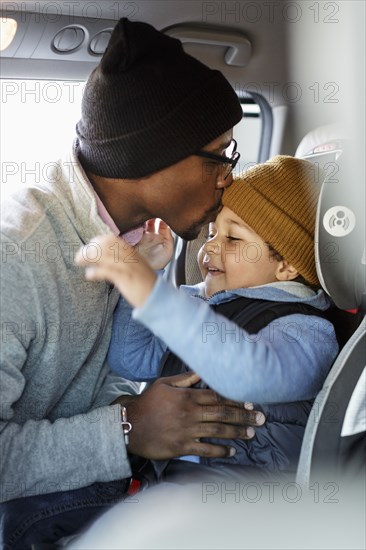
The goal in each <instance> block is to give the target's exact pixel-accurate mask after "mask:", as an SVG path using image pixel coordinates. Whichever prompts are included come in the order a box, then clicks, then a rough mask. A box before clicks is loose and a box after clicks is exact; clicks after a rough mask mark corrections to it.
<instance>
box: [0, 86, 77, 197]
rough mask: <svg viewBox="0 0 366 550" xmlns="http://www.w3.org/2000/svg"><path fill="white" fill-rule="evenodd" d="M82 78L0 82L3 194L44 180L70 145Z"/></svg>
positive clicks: (73, 133)
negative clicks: (26, 184)
mask: <svg viewBox="0 0 366 550" xmlns="http://www.w3.org/2000/svg"><path fill="white" fill-rule="evenodd" d="M83 88H84V82H70V81H69V82H66V81H65V82H63V81H47V80H2V81H1V104H0V109H1V176H2V178H1V181H2V184H1V192H2V195H4V193H7V192H10V191H13V190H14V189H15V188H18V187H21V186H22V185H24V184H25V182H26V181H27V182H32V183H33V182H34V183H39V182H40V181H42V179H43V180H44V179H45V178H46V179H47V177H49V176H48V174H49V171H50V170H51V167H52V166H53V165H54V163H55V161H56V160H57V159H58V158H59V157H60V156H62V154H63V153H64V152H65V150H66V151H67V150H68V149H69V148H70V145H71V143H72V140H73V138H74V137H75V124H76V122H77V121H78V120H79V118H80V103H81V98H82V92H83Z"/></svg>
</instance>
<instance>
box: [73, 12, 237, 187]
mask: <svg viewBox="0 0 366 550" xmlns="http://www.w3.org/2000/svg"><path fill="white" fill-rule="evenodd" d="M241 118H242V110H241V106H240V102H239V100H238V98H237V95H236V94H235V92H234V90H233V88H232V87H231V86H230V84H229V83H228V81H227V80H226V79H225V77H224V76H223V75H222V74H221V73H220V72H219V71H214V70H212V69H209V68H208V67H206V65H203V64H202V63H200V62H199V61H198V60H197V59H195V58H193V57H192V56H190V55H188V54H186V53H185V52H184V50H183V47H182V44H181V42H180V41H179V40H177V39H175V38H171V37H169V36H167V35H165V34H163V33H161V32H159V31H157V30H156V29H154V27H152V26H151V25H148V24H146V23H139V22H133V21H129V20H128V19H126V18H123V19H120V21H119V22H118V23H117V25H116V27H115V29H114V30H113V33H112V36H111V38H110V41H109V44H108V47H107V49H106V51H105V53H104V55H103V58H102V59H101V62H100V63H99V65H98V66H97V67H96V68H95V69H94V71H93V72H92V73H91V75H90V77H89V79H88V81H87V83H86V86H85V90H84V95H83V101H82V118H81V120H80V121H79V122H78V124H77V126H76V132H77V135H78V141H79V158H80V160H81V163H82V165H83V167H84V168H85V169H86V170H89V171H91V172H92V173H94V174H96V175H99V176H104V177H109V178H140V177H144V176H148V175H149V174H152V173H153V172H156V171H158V170H161V169H163V168H166V167H168V166H171V165H172V164H175V163H176V162H178V161H180V160H182V159H184V158H186V157H188V156H189V155H192V154H193V153H195V152H196V151H199V150H200V149H202V147H204V146H205V145H207V144H208V143H210V142H211V141H213V140H214V139H216V138H217V137H218V136H220V135H221V134H223V133H224V132H226V131H227V130H229V129H230V128H232V127H233V126H234V125H235V124H237V123H238V122H239V121H240V120H241Z"/></svg>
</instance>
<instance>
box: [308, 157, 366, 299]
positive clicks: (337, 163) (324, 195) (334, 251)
mask: <svg viewBox="0 0 366 550" xmlns="http://www.w3.org/2000/svg"><path fill="white" fill-rule="evenodd" d="M350 153H351V152H350V151H349V150H347V148H345V150H344V151H343V152H342V153H341V154H340V155H339V156H338V158H337V159H335V160H333V161H332V170H331V171H327V173H326V176H325V180H324V183H323V185H322V189H321V192H320V197H319V201H318V209H317V217H316V228H315V256H316V267H317V272H318V277H319V280H320V283H321V284H322V286H323V288H324V289H325V290H326V292H327V293H328V294H329V295H330V296H331V297H332V299H333V301H334V303H335V304H336V306H337V307H339V308H340V309H359V310H365V306H366V303H365V296H366V259H365V211H364V204H365V196H364V183H363V182H359V181H355V179H356V180H357V178H355V174H357V171H355V169H354V168H355V166H354V162H355V159H354V158H353V159H352V162H351V158H352V157H351V154H350ZM359 161H360V159H359Z"/></svg>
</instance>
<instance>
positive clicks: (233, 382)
mask: <svg viewBox="0 0 366 550" xmlns="http://www.w3.org/2000/svg"><path fill="white" fill-rule="evenodd" d="M161 312H164V313H163V314H162V313H161ZM133 317H134V318H135V319H136V320H139V321H140V322H141V323H143V324H144V325H145V326H146V327H148V328H149V329H150V330H151V331H153V332H154V333H155V334H156V335H157V336H158V337H159V338H161V339H162V340H164V341H165V343H166V344H167V346H169V348H170V349H171V350H172V351H173V352H174V353H176V354H177V355H178V356H179V357H180V358H181V359H182V360H183V361H184V362H185V363H187V364H188V365H189V366H190V368H192V370H194V371H195V372H197V373H198V374H199V375H200V376H201V378H202V379H203V380H204V381H205V382H206V383H207V384H208V385H209V386H210V387H211V388H212V389H213V390H215V391H217V392H218V393H220V394H221V395H223V396H224V397H227V398H229V399H233V400H236V401H253V402H257V403H265V402H267V403H279V402H282V403H283V402H289V401H300V400H307V399H312V398H314V397H315V396H316V394H317V393H318V392H319V391H320V389H321V387H322V385H323V382H324V379H325V377H326V375H327V373H328V371H329V368H330V367H331V365H332V363H333V360H334V358H335V356H336V354H337V351H338V346H337V343H336V339H335V334H334V330H333V326H332V324H331V323H329V322H328V321H326V320H324V319H322V318H320V317H315V316H307V315H289V316H286V317H282V318H280V319H277V320H275V321H273V322H272V323H270V324H269V325H268V326H267V327H265V328H264V329H262V330H261V331H260V332H258V334H255V335H251V334H249V333H247V332H246V331H245V330H243V329H241V328H240V327H238V325H236V324H235V323H233V322H232V321H230V320H228V319H227V318H226V317H223V316H222V315H220V314H218V313H216V312H215V311H214V310H213V309H212V308H210V307H209V306H208V304H207V303H205V302H203V301H201V300H198V299H194V298H192V297H190V296H187V295H186V294H185V293H184V292H182V291H179V290H177V289H175V288H173V287H172V286H170V285H168V284H167V283H166V282H165V281H163V280H158V281H157V283H156V285H155V287H154V289H153V292H152V293H151V295H150V296H149V298H148V300H147V301H146V302H145V304H144V306H143V307H141V308H136V309H135V310H134V311H133Z"/></svg>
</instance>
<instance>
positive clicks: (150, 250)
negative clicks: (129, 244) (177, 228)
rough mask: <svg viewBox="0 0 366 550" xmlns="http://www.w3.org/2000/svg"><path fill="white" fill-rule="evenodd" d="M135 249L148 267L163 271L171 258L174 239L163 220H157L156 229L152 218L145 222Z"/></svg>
mask: <svg viewBox="0 0 366 550" xmlns="http://www.w3.org/2000/svg"><path fill="white" fill-rule="evenodd" d="M136 248H137V250H138V252H139V254H141V256H142V257H143V258H145V260H146V261H147V262H148V264H149V265H150V267H152V268H153V269H155V270H157V269H164V267H165V266H166V265H167V264H168V263H169V262H170V260H171V259H172V257H173V252H174V237H173V235H172V232H171V230H170V228H169V227H168V226H167V224H166V223H165V222H164V221H163V220H159V223H158V226H157V229H156V227H155V218H154V219H151V220H148V221H147V222H146V224H145V227H144V234H143V236H142V239H141V241H140V242H139V243H138V244H137V245H136Z"/></svg>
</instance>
